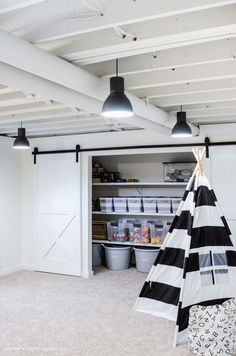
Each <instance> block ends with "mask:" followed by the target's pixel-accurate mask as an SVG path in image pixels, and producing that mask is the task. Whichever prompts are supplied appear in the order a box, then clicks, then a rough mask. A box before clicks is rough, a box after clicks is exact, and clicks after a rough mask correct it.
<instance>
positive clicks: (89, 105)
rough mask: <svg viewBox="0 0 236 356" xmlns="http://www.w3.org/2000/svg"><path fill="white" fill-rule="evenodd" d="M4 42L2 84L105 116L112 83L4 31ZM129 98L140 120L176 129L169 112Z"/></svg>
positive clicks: (0, 35)
mask: <svg viewBox="0 0 236 356" xmlns="http://www.w3.org/2000/svg"><path fill="white" fill-rule="evenodd" d="M0 41H1V43H2V45H3V46H4V44H6V48H5V50H4V51H3V52H0V61H2V62H3V63H7V65H6V64H5V66H4V65H3V63H0V72H1V74H2V75H1V76H0V77H1V81H2V83H4V84H5V85H9V86H13V87H18V88H20V89H21V90H24V89H23V87H25V88H26V87H27V86H28V87H31V91H32V92H33V93H41V94H38V95H42V96H44V97H46V98H47V99H49V100H50V99H53V100H56V101H59V102H61V103H64V104H66V105H67V106H72V107H73V106H76V107H77V106H78V103H79V106H80V108H81V109H83V110H85V111H87V112H91V113H96V114H100V113H101V111H102V105H103V102H104V100H105V99H106V97H107V95H108V93H109V84H108V83H106V82H104V81H103V80H101V79H99V78H97V77H95V76H94V75H92V74H89V73H87V72H85V71H84V70H82V69H80V68H77V67H75V66H74V65H72V64H70V63H67V62H65V61H64V60H62V59H60V58H56V57H55V56H53V55H51V54H49V53H45V52H43V51H42V50H40V49H38V48H36V47H35V46H33V45H32V44H29V43H27V42H25V41H23V40H21V39H18V38H15V37H14V36H12V35H10V34H8V33H5V32H3V31H0ZM28 58H30V59H31V60H30V61H29V60H28ZM9 65H10V66H9ZM13 67H15V68H13ZM19 69H20V70H21V72H22V71H24V72H23V73H21V72H20V71H19ZM27 72H28V73H27ZM7 73H8V74H7ZM36 76H37V77H36ZM39 77H41V78H39ZM22 80H23V81H24V82H25V83H22ZM13 83H14V84H13ZM128 96H129V98H130V100H131V102H132V105H133V110H134V113H135V114H136V116H140V118H144V119H147V120H149V121H153V122H154V123H155V124H156V125H157V128H156V129H157V131H158V130H162V126H165V127H169V128H171V127H172V126H173V125H174V123H175V118H174V117H172V116H171V115H169V114H168V113H166V112H165V111H163V110H161V109H158V108H155V107H154V106H151V105H150V106H149V107H147V106H146V103H145V102H144V101H143V100H141V99H139V98H137V97H135V96H133V95H132V94H128ZM75 101H76V103H75ZM197 131H198V130H197V128H196V132H197Z"/></svg>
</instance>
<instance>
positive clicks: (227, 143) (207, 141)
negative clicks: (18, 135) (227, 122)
mask: <svg viewBox="0 0 236 356" xmlns="http://www.w3.org/2000/svg"><path fill="white" fill-rule="evenodd" d="M230 145H236V141H224V142H211V141H210V139H209V137H206V138H205V140H204V142H194V143H176V144H175V143H174V144H171V145H144V146H120V147H95V148H80V145H76V146H75V149H72V150H57V151H39V150H38V148H37V147H35V148H34V150H33V152H32V155H33V156H34V164H36V157H37V155H46V154H60V153H73V152H74V153H75V154H76V162H79V153H80V152H96V151H118V150H137V149H140V150H141V149H145V148H178V147H200V146H205V147H206V158H209V147H210V146H230Z"/></svg>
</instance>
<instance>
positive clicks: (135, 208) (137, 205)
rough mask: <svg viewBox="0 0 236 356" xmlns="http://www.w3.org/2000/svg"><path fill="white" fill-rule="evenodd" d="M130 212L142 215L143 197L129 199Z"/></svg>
mask: <svg viewBox="0 0 236 356" xmlns="http://www.w3.org/2000/svg"><path fill="white" fill-rule="evenodd" d="M127 202H128V211H129V212H130V213H141V212H142V211H143V208H142V197H127Z"/></svg>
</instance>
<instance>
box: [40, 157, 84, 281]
mask: <svg viewBox="0 0 236 356" xmlns="http://www.w3.org/2000/svg"><path fill="white" fill-rule="evenodd" d="M79 172H80V170H79V163H76V162H75V154H68V153H67V154H54V155H45V156H44V155H42V156H37V164H36V196H37V197H36V201H37V204H36V205H37V206H36V209H37V244H36V246H37V247H36V249H37V251H36V260H37V261H36V269H37V270H39V271H44V272H53V273H62V274H69V275H76V276H79V275H80V274H81V236H80V196H79V194H80V189H79V187H80V174H79Z"/></svg>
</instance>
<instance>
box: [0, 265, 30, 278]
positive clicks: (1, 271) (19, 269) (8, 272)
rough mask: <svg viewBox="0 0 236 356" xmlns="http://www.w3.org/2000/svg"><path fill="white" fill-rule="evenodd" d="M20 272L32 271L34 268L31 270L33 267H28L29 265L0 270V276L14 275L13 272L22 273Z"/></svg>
mask: <svg viewBox="0 0 236 356" xmlns="http://www.w3.org/2000/svg"><path fill="white" fill-rule="evenodd" d="M22 270H27V271H33V270H34V268H33V266H30V265H17V266H11V267H8V268H3V269H0V276H5V275H6V274H11V273H15V272H18V271H22Z"/></svg>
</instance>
